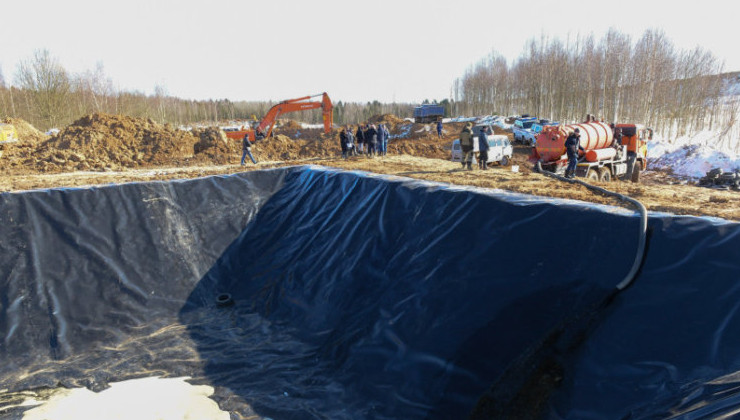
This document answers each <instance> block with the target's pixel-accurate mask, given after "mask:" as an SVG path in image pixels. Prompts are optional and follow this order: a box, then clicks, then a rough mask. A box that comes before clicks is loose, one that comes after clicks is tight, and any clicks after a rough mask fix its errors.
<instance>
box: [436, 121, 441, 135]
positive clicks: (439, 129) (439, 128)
mask: <svg viewBox="0 0 740 420" xmlns="http://www.w3.org/2000/svg"><path fill="white" fill-rule="evenodd" d="M437 137H438V138H440V139H441V138H442V120H440V121H437Z"/></svg>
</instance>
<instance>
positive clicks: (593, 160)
mask: <svg viewBox="0 0 740 420" xmlns="http://www.w3.org/2000/svg"><path fill="white" fill-rule="evenodd" d="M576 128H579V129H580V134H581V146H582V147H583V149H584V150H585V152H583V154H582V155H581V156H580V158H579V159H578V165H577V166H576V173H575V174H576V176H579V177H583V178H586V179H589V180H592V181H611V180H613V179H615V178H620V179H624V176H625V175H626V174H627V144H629V143H630V142H634V143H635V144H636V150H637V152H636V153H637V158H636V160H635V165H634V168H633V170H632V175H631V178H630V180H631V181H632V182H639V181H640V172H642V171H643V170H644V169H645V167H646V165H647V141H648V140H650V139H652V137H653V131H652V130H651V129H649V128H646V127H645V126H644V125H641V124H617V125H616V127H615V129H619V130H621V132H622V144H621V145H619V144H615V141H614V133H613V132H612V129H611V127H609V126H608V125H607V124H605V123H603V122H601V121H593V120H590V121H588V122H585V123H582V124H568V125H561V126H546V127H544V128H543V130H542V132H541V133H540V134H539V135H538V136H537V143H536V145H535V147H534V149H533V150H532V156H531V157H530V160H531V161H532V162H533V163H535V165H537V163H539V165H540V167H541V168H542V169H543V170H546V171H550V172H553V173H556V174H560V175H562V174H563V173H564V172H565V167H566V166H567V164H568V158H567V155H566V153H565V140H566V139H567V138H568V135H570V133H572V132H573V130H575V129H576Z"/></svg>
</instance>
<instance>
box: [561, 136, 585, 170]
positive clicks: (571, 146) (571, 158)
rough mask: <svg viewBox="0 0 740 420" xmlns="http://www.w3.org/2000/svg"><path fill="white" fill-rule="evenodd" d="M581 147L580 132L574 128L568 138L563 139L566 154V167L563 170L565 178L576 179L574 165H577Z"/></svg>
mask: <svg viewBox="0 0 740 420" xmlns="http://www.w3.org/2000/svg"><path fill="white" fill-rule="evenodd" d="M579 150H583V147H581V130H579V129H578V128H576V129H575V130H573V132H572V133H570V135H568V138H567V139H565V152H566V153H567V154H568V166H567V167H566V168H565V177H566V178H575V177H576V165H577V164H578V151H579Z"/></svg>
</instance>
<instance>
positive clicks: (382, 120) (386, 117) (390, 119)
mask: <svg viewBox="0 0 740 420" xmlns="http://www.w3.org/2000/svg"><path fill="white" fill-rule="evenodd" d="M368 122H369V123H370V124H385V125H386V126H387V127H390V128H395V127H396V126H397V125H398V124H402V123H404V122H405V121H404V119H403V118H399V117H397V116H395V115H393V114H381V115H374V116H372V117H370V119H368Z"/></svg>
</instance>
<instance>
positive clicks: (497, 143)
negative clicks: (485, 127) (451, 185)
mask: <svg viewBox="0 0 740 420" xmlns="http://www.w3.org/2000/svg"><path fill="white" fill-rule="evenodd" d="M476 127H480V126H476ZM476 127H474V128H473V134H474V137H473V151H474V152H476V153H477V152H478V135H477V134H476V133H480V130H481V129H480V128H478V130H477V131H476V130H475V128H476ZM488 145H489V146H490V149H489V150H488V163H489V164H490V163H493V162H496V163H499V164H500V165H501V166H508V165H509V164H511V157H512V155H513V153H514V148H513V147H512V146H511V142H510V141H509V138H508V137H507V136H505V135H502V134H496V135H489V136H488ZM462 159H463V154H462V147H461V146H460V139H456V140H454V141H453V142H452V161H453V162H462ZM477 163H478V161H477V159H476V158H475V154H474V155H473V164H474V165H476V164H477Z"/></svg>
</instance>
